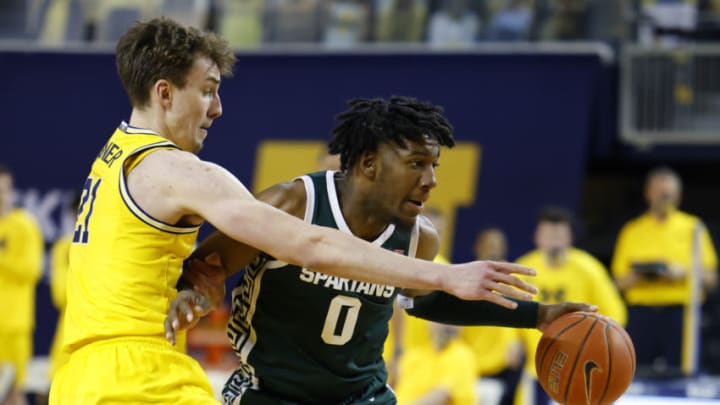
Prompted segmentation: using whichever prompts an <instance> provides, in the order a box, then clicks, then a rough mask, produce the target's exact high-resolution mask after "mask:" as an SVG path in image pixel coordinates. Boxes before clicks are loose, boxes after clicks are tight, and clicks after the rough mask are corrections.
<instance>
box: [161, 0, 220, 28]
mask: <svg viewBox="0 0 720 405" xmlns="http://www.w3.org/2000/svg"><path fill="white" fill-rule="evenodd" d="M209 14H210V0H161V1H160V15H162V16H165V17H168V18H171V19H173V20H175V21H177V22H179V23H181V24H185V25H189V26H191V27H195V28H199V29H205V27H207V26H208V17H209Z"/></svg>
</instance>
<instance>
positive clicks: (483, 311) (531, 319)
mask: <svg viewBox="0 0 720 405" xmlns="http://www.w3.org/2000/svg"><path fill="white" fill-rule="evenodd" d="M513 301H515V302H517V303H518V307H517V308H516V309H514V310H513V309H507V308H505V307H501V306H500V305H497V304H494V303H492V302H488V301H466V300H461V299H459V298H457V297H455V296H452V295H450V294H447V293H445V292H441V291H435V292H433V293H431V294H428V295H423V296H420V297H414V298H412V308H408V309H407V312H408V313H409V314H410V315H412V316H415V317H418V318H422V319H426V320H429V321H433V322H439V323H446V324H450V325H459V326H477V325H492V326H508V327H513V328H536V327H537V325H538V318H539V316H540V314H539V311H540V307H539V304H538V303H537V302H533V301H522V300H513Z"/></svg>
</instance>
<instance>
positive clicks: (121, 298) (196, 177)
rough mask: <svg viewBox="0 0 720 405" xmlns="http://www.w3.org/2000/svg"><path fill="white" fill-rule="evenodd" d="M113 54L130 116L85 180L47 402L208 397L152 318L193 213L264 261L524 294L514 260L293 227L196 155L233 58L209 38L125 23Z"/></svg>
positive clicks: (482, 294)
mask: <svg viewBox="0 0 720 405" xmlns="http://www.w3.org/2000/svg"><path fill="white" fill-rule="evenodd" d="M116 52H117V55H116V58H117V68H118V73H119V75H120V79H121V80H122V83H123V86H124V87H125V90H126V91H127V93H128V95H129V98H130V102H131V104H132V112H131V115H130V120H129V122H128V123H122V124H120V125H119V127H118V128H117V130H116V131H115V132H114V134H113V135H112V136H111V137H110V139H109V140H108V141H107V142H106V144H105V145H104V146H103V147H102V148H100V152H99V154H98V155H97V157H96V159H95V160H94V162H93V164H92V167H91V170H90V175H89V176H88V178H87V180H86V181H85V187H84V193H83V197H82V200H81V202H80V208H79V210H78V212H79V214H78V219H77V223H76V228H75V232H74V235H73V243H72V246H71V248H70V269H69V272H68V280H67V284H68V285H67V309H66V313H65V340H64V346H65V348H66V350H68V351H69V352H70V359H69V360H68V362H67V363H66V364H65V365H64V366H63V367H62V368H61V369H60V370H59V371H58V373H57V375H56V377H55V379H54V381H53V383H52V387H51V391H50V403H51V404H52V405H65V404H67V405H78V404H80V405H82V404H123V405H127V404H150V403H152V404H194V405H198V404H210V403H216V402H215V401H214V399H213V394H212V392H211V389H210V385H209V384H208V381H207V377H206V376H205V375H204V374H203V371H202V369H201V368H200V367H199V365H198V364H197V363H196V362H195V361H194V360H192V359H191V358H190V357H188V356H186V355H184V354H182V353H180V352H179V351H178V350H176V349H175V347H174V346H173V345H171V344H170V343H168V342H167V341H166V340H165V337H164V325H163V321H164V319H165V316H166V314H167V312H168V306H169V303H170V301H171V300H173V299H174V298H175V297H176V295H177V290H176V287H175V286H176V284H177V281H178V279H179V277H180V273H181V267H182V261H183V259H185V258H186V257H187V256H188V255H189V253H190V250H191V248H192V245H193V243H194V242H195V238H196V236H197V230H198V227H199V226H200V224H201V223H202V221H203V220H204V219H206V220H208V221H209V222H211V223H212V224H213V225H214V226H215V227H216V228H218V229H220V230H221V231H222V232H223V233H224V234H226V235H228V236H229V237H231V238H233V239H236V240H237V241H240V242H242V243H245V244H247V245H250V246H253V247H254V248H256V249H259V250H262V251H264V252H268V253H269V254H271V255H273V256H274V257H275V258H277V259H278V260H282V261H284V262H287V263H293V264H296V265H299V266H302V267H305V268H312V269H313V270H315V271H318V272H322V273H325V274H328V275H334V276H338V277H345V278H352V279H355V280H359V281H365V282H371V283H377V284H384V285H398V286H402V287H407V288H418V289H438V290H443V291H445V292H447V293H450V294H454V295H457V296H459V297H461V298H465V299H477V300H487V301H490V302H493V303H496V304H499V305H502V306H504V307H508V308H515V307H516V306H517V303H516V302H514V301H511V300H509V299H508V298H506V297H503V296H501V295H499V294H496V293H495V291H498V292H501V293H503V294H507V295H508V296H510V297H515V298H519V299H527V298H530V294H529V293H528V292H534V288H533V287H532V286H531V285H529V284H527V283H526V282H524V281H521V280H519V279H518V278H517V277H515V276H514V275H513V273H518V274H523V275H530V274H533V273H534V271H533V270H532V269H528V268H525V267H522V266H518V265H512V264H502V263H492V262H473V263H466V264H461V265H453V266H450V265H442V264H436V263H432V262H428V261H421V260H413V259H409V258H407V257H405V256H402V255H398V254H396V253H394V252H390V251H387V250H383V249H381V248H379V247H376V246H373V245H372V244H370V243H368V242H364V241H362V240H360V239H357V238H355V237H353V236H352V235H349V234H346V233H342V232H339V231H337V230H332V229H330V228H326V227H321V226H313V225H309V224H306V223H305V222H303V221H302V220H301V219H298V218H295V217H293V216H291V215H288V214H286V213H284V212H282V211H280V210H278V209H276V208H273V207H271V206H270V205H268V204H265V203H262V202H259V201H257V200H256V199H255V198H254V197H253V196H252V195H251V194H250V193H249V192H248V191H247V189H246V188H245V187H244V186H243V185H242V183H240V181H239V180H237V178H235V177H234V176H232V175H231V174H230V173H229V172H228V171H227V170H225V169H223V168H221V167H219V166H217V165H214V164H212V163H208V162H204V161H202V160H200V159H198V157H197V156H196V155H195V154H196V153H197V152H198V151H199V150H200V148H201V147H202V145H203V141H204V140H205V138H206V137H207V135H208V129H209V128H210V126H211V125H212V123H213V121H214V120H215V119H217V118H219V117H220V115H221V114H222V106H221V103H220V98H219V95H218V89H219V86H220V80H221V77H222V76H226V75H229V74H230V73H231V69H232V65H233V63H234V56H233V54H232V52H231V50H230V49H229V48H228V46H227V43H226V42H225V41H222V40H220V39H219V38H218V37H216V36H215V35H214V34H211V33H202V32H200V31H198V30H196V29H194V28H187V27H183V26H181V25H179V24H177V23H175V22H173V21H171V20H168V19H154V20H151V21H149V22H144V23H137V24H135V25H134V26H133V27H131V28H130V29H129V30H128V32H126V33H125V34H124V35H123V37H122V38H121V39H120V41H119V42H118V45H117V50H116ZM404 208H405V209H410V208H411V207H409V206H406V207H404ZM511 286H514V287H517V288H519V289H517V290H516V289H513V288H511ZM204 309H207V308H204Z"/></svg>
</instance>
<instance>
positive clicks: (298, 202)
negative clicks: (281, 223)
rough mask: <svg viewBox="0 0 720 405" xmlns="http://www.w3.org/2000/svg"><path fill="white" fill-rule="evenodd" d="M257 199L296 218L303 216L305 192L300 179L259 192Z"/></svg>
mask: <svg viewBox="0 0 720 405" xmlns="http://www.w3.org/2000/svg"><path fill="white" fill-rule="evenodd" d="M257 199H258V200H260V201H263V202H265V203H267V204H270V205H272V206H273V207H275V208H278V209H281V210H283V211H285V212H287V213H288V214H291V215H293V216H296V217H298V218H303V217H304V215H305V205H306V202H307V192H306V189H305V184H304V183H303V181H302V179H300V178H297V179H293V180H291V181H287V182H283V183H277V184H275V185H273V186H270V187H268V188H267V189H265V190H263V191H261V192H260V193H259V194H258V195H257Z"/></svg>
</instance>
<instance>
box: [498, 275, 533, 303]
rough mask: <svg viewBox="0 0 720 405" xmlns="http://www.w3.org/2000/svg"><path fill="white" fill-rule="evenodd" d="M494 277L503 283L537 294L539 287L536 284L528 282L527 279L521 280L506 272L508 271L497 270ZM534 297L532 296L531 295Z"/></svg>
mask: <svg viewBox="0 0 720 405" xmlns="http://www.w3.org/2000/svg"><path fill="white" fill-rule="evenodd" d="M492 279H493V280H495V281H497V282H499V283H503V284H507V285H511V286H513V287H516V288H519V289H520V290H522V291H526V292H528V293H530V294H537V292H538V289H537V287H535V286H534V285H532V284H530V283H528V282H527V281H524V280H521V279H519V278H517V277H515V276H513V275H510V274H506V273H500V272H496V273H494V274H493V276H492ZM530 299H532V297H530Z"/></svg>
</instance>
